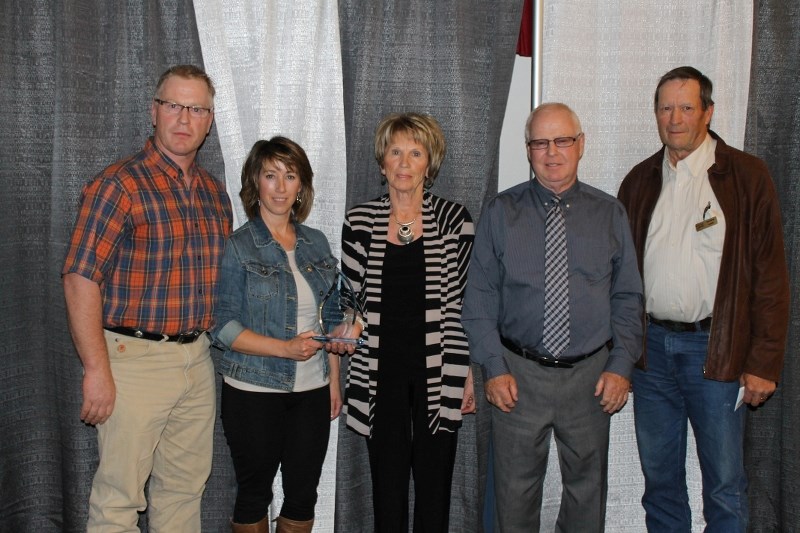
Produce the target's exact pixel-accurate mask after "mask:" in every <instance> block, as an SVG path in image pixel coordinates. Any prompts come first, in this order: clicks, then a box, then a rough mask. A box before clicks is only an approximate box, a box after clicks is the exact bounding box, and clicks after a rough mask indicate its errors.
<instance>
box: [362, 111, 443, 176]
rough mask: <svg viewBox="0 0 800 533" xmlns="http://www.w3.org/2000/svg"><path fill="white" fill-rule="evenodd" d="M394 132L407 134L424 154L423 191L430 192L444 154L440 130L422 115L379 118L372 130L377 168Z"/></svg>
mask: <svg viewBox="0 0 800 533" xmlns="http://www.w3.org/2000/svg"><path fill="white" fill-rule="evenodd" d="M397 133H407V134H408V135H410V136H411V138H412V139H414V140H415V141H416V142H418V143H419V144H421V145H422V146H423V147H424V148H425V151H426V152H427V153H428V169H427V172H426V173H425V188H426V189H430V188H431V186H433V182H434V181H435V180H436V176H438V175H439V167H440V166H441V165H442V161H443V160H444V155H445V152H446V151H447V143H446V142H445V140H444V133H443V132H442V127H441V126H440V125H439V123H438V122H436V119H435V118H433V117H432V116H430V115H425V114H422V113H391V114H389V115H386V116H385V117H383V119H382V120H381V121H380V123H379V124H378V128H377V129H376V130H375V160H376V161H377V162H378V166H380V167H381V168H383V157H384V155H385V154H386V147H388V146H389V144H390V143H391V142H392V137H394V135H395V134H397Z"/></svg>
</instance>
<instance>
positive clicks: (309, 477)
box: [222, 384, 331, 524]
mask: <svg viewBox="0 0 800 533" xmlns="http://www.w3.org/2000/svg"><path fill="white" fill-rule="evenodd" d="M222 426H223V428H224V429H225V438H226V439H227V441H228V446H229V447H230V449H231V457H232V458H233V468H234V470H235V472H236V482H237V483H238V485H239V490H238V492H237V494H236V506H235V507H234V511H233V521H234V522H237V523H240V524H252V523H255V522H258V521H259V520H261V519H262V518H264V517H265V516H266V515H267V513H268V510H269V504H270V502H272V496H273V494H272V482H273V480H274V479H275V474H276V473H277V471H278V466H280V467H281V473H282V481H283V493H284V502H283V507H282V508H281V512H280V514H281V516H284V517H286V518H289V519H291V520H311V519H312V518H314V506H315V505H316V503H317V485H318V484H319V477H320V474H321V473H322V463H323V461H324V460H325V453H326V452H327V450H328V436H329V435H330V427H331V420H330V389H329V387H328V386H325V387H320V388H319V389H315V390H311V391H305V392H290V393H285V394H284V393H278V392H249V391H243V390H239V389H236V388H234V387H231V386H230V385H228V384H223V386H222Z"/></svg>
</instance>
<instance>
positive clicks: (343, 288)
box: [312, 269, 364, 346]
mask: <svg viewBox="0 0 800 533" xmlns="http://www.w3.org/2000/svg"><path fill="white" fill-rule="evenodd" d="M334 293H337V294H338V296H339V309H340V310H341V312H342V314H343V315H344V320H345V321H348V322H350V325H351V326H354V325H355V323H356V320H357V316H358V314H360V313H361V308H362V306H361V305H360V304H359V302H358V298H357V297H356V294H355V292H354V291H353V285H352V284H351V283H350V280H348V279H347V277H345V275H344V274H342V273H341V271H339V270H338V269H337V270H336V278H335V279H334V280H333V283H332V284H331V287H330V289H328V292H327V293H326V294H325V297H324V298H323V299H322V300H321V301H320V302H319V306H318V307H317V321H318V322H319V329H320V331H321V332H322V334H320V335H315V336H314V337H312V338H313V339H314V340H315V341H318V342H323V343H328V342H340V343H343V344H355V345H356V346H362V345H363V344H364V339H362V338H361V337H357V338H355V339H351V338H349V337H337V336H334V335H331V334H330V333H328V331H327V329H326V328H325V316H324V309H325V304H326V303H327V302H328V300H330V298H331V296H333V295H334Z"/></svg>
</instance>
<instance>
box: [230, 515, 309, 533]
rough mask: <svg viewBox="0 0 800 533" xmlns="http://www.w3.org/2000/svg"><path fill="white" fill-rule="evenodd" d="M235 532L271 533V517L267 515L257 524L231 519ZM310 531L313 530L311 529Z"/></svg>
mask: <svg viewBox="0 0 800 533" xmlns="http://www.w3.org/2000/svg"><path fill="white" fill-rule="evenodd" d="M231 531H232V532H233V533H269V517H268V516H265V517H264V518H262V519H261V520H259V521H258V522H256V523H255V524H237V523H236V522H234V521H233V520H231ZM309 531H311V530H310V529H309Z"/></svg>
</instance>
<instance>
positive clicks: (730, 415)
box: [633, 324, 748, 533]
mask: <svg viewBox="0 0 800 533" xmlns="http://www.w3.org/2000/svg"><path fill="white" fill-rule="evenodd" d="M707 346H708V332H696V333H675V332H672V331H670V330H668V329H665V328H663V327H661V326H657V325H655V324H651V325H649V326H648V328H647V371H646V372H645V371H641V370H639V369H636V371H635V373H634V378H633V394H634V402H633V406H634V417H635V424H636V440H637V443H638V447H639V459H640V461H641V464H642V471H643V472H644V478H645V492H644V496H643V497H642V505H643V506H644V509H645V512H646V523H647V530H648V531H650V532H659V533H660V532H664V531H670V532H673V531H674V532H690V531H691V529H692V528H691V511H690V507H689V497H688V494H687V490H686V438H687V436H686V431H687V420H688V422H690V423H691V424H692V430H693V431H694V435H695V440H696V442H697V456H698V459H699V461H700V471H701V473H702V480H703V517H704V518H705V520H706V524H707V526H706V530H705V531H706V532H707V533H711V532H725V533H735V532H744V531H745V530H746V529H747V514H748V511H747V478H746V475H745V470H744V459H743V439H744V419H745V408H744V407H740V408H739V409H738V410H737V411H734V410H733V408H734V406H735V405H736V396H737V394H738V390H739V383H738V382H721V381H713V380H709V379H705V378H704V377H703V365H704V363H705V359H706V348H707Z"/></svg>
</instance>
